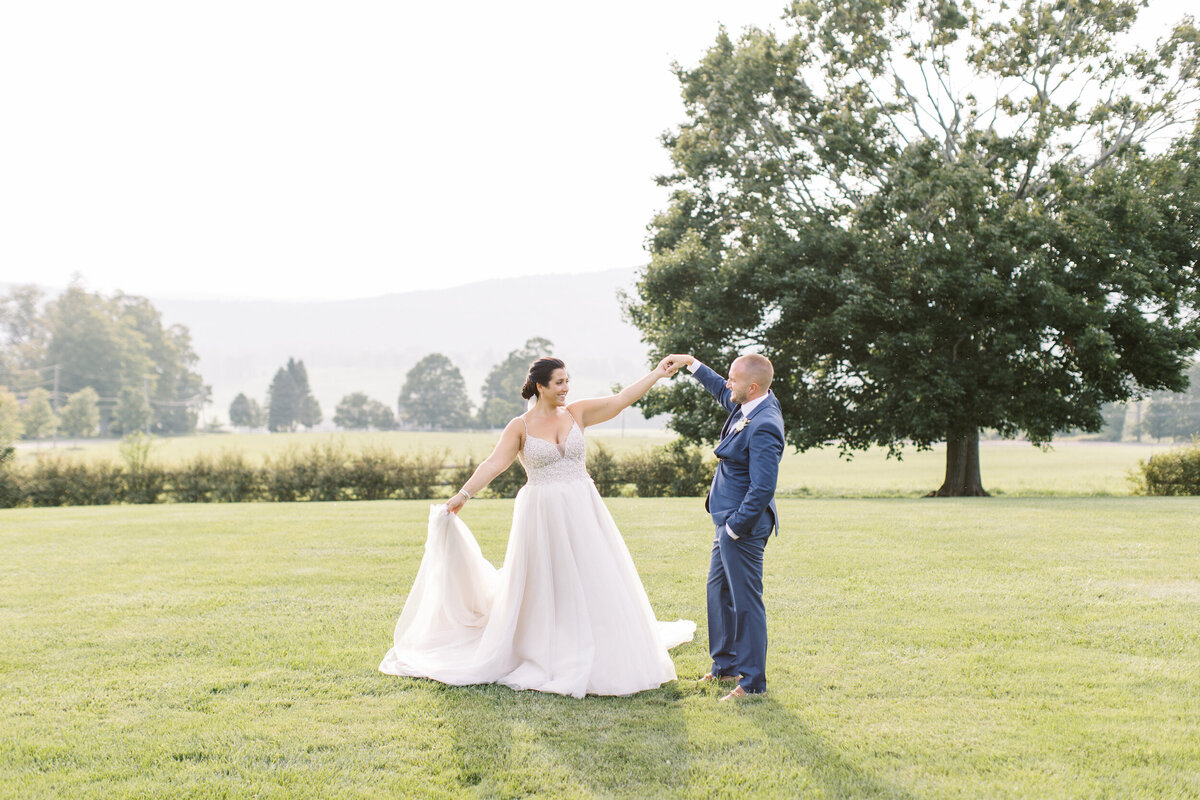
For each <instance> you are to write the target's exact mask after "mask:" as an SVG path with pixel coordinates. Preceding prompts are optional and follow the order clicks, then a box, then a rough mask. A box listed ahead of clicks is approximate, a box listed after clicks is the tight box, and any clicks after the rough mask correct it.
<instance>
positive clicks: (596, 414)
mask: <svg viewBox="0 0 1200 800" xmlns="http://www.w3.org/2000/svg"><path fill="white" fill-rule="evenodd" d="M679 366H680V365H679V364H678V363H676V362H674V361H672V360H671V359H670V358H669V357H668V358H664V359H663V360H662V361H660V362H658V366H657V367H655V368H654V369H653V370H652V371H651V372H649V373H647V374H646V375H645V376H644V377H642V378H641V379H640V380H638V381H637V382H636V383H632V384H630V385H629V386H626V387H625V388H624V389H622V390H621V391H620V392H619V393H617V394H614V395H612V396H611V397H593V398H590V399H588V400H577V401H575V402H574V403H571V404H570V405H569V406H567V410H568V411H570V412H571V413H572V414H574V415H575V419H577V420H579V424H580V425H581V426H582V427H584V428H586V427H588V426H589V425H599V424H600V423H601V422H608V421H609V420H610V419H612V418H613V417H615V416H616V415H617V414H620V413H621V412H622V411H624V410H625V409H627V408H629V407H630V406H631V405H633V404H634V403H636V402H637V401H638V400H640V399H642V395H644V394H646V392H648V391H650V387H651V386H653V385H654V384H655V383H656V382H657V381H658V379H659V378H665V377H667V376H669V375H674V374H675V370H677V369H679Z"/></svg>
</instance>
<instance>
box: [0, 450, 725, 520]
mask: <svg viewBox="0 0 1200 800" xmlns="http://www.w3.org/2000/svg"><path fill="white" fill-rule="evenodd" d="M122 455H123V461H124V463H122V464H115V463H112V462H83V461H79V460H77V459H73V458H69V457H61V456H58V457H43V458H39V459H38V460H37V461H36V462H34V463H33V464H31V465H28V466H17V465H15V464H14V463H13V460H14V459H13V458H12V454H11V452H10V453H8V454H7V455H6V454H4V453H0V508H12V507H14V506H80V505H108V504H111V503H169V502H175V503H240V502H249V501H297V500H326V501H328V500H387V499H397V500H399V499H403V500H416V499H436V498H445V497H447V496H449V495H450V494H451V493H452V492H454V491H455V490H457V489H458V488H459V487H460V486H462V484H463V483H465V482H466V480H467V478H468V477H470V475H471V473H472V472H474V470H475V466H476V464H475V463H474V462H473V461H468V462H467V463H465V464H462V465H457V466H446V465H445V461H446V454H444V453H437V454H427V453H418V454H411V455H408V454H400V453H396V452H394V451H392V450H387V449H383V448H368V449H365V450H362V451H360V452H356V453H351V452H348V451H347V450H346V449H345V448H344V447H342V446H340V445H337V444H325V445H319V446H315V447H312V448H310V449H308V450H304V451H300V450H290V451H287V452H285V453H283V454H282V455H279V456H276V457H273V458H268V459H266V460H264V462H263V463H262V464H261V465H259V464H256V463H252V462H251V461H249V460H247V459H246V457H245V456H244V455H242V454H241V453H239V452H224V453H222V454H220V455H219V456H215V457H213V456H207V455H202V456H197V457H195V458H193V459H192V460H190V461H188V462H185V463H183V464H180V465H177V466H174V467H168V466H163V465H160V464H158V463H156V462H154V461H153V460H152V459H150V458H149V457H148V450H147V449H146V448H144V447H142V448H137V447H134V448H130V449H123V450H122ZM714 468H715V462H713V461H712V460H711V459H706V458H705V457H704V455H703V454H702V452H701V451H700V450H699V449H698V448H695V447H690V448H689V447H684V446H683V445H682V444H681V443H674V444H671V445H667V446H665V447H660V448H656V449H654V450H652V451H646V452H636V453H632V454H630V455H628V456H625V457H624V458H618V457H616V456H614V455H613V454H612V453H611V452H609V451H608V450H606V449H605V448H604V447H603V446H601V445H599V444H594V445H593V446H592V448H591V450H590V452H589V456H588V472H589V473H590V474H591V475H592V478H593V479H594V480H595V482H596V486H597V488H598V489H599V490H600V493H601V494H604V495H606V496H615V495H622V494H625V495H636V496H638V497H686V496H698V495H703V494H704V492H705V491H706V489H707V488H708V480H709V478H710V477H711V476H712V472H713V469H714ZM524 483H525V471H524V470H523V469H522V468H521V466H520V464H519V463H516V464H513V466H512V467H511V468H509V469H508V470H507V471H506V472H504V473H503V474H502V475H500V476H499V477H498V478H496V480H494V481H492V483H491V485H490V486H488V488H487V489H486V490H485V492H484V493H483V496H485V497H513V496H514V495H516V493H517V490H518V489H520V488H521V486H522V485H524Z"/></svg>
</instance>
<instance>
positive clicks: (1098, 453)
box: [19, 431, 1169, 497]
mask: <svg viewBox="0 0 1200 800" xmlns="http://www.w3.org/2000/svg"><path fill="white" fill-rule="evenodd" d="M496 438H497V436H496V434H495V433H415V432H373V433H292V434H225V435H208V436H190V437H180V438H170V439H157V440H155V444H154V456H153V457H154V458H157V459H160V460H162V461H165V462H168V463H173V462H180V461H186V460H188V459H190V458H192V457H194V456H196V455H200V454H205V453H207V454H212V455H216V454H218V453H220V452H221V451H222V450H236V451H239V452H242V453H245V454H246V455H248V456H249V457H251V458H255V459H261V458H263V457H264V456H270V455H278V454H280V453H282V452H284V451H286V450H288V449H289V448H293V449H295V448H299V449H302V450H303V449H307V448H309V447H312V446H315V445H321V444H325V443H329V442H342V443H343V444H344V445H345V446H346V448H347V449H349V450H359V449H362V448H363V447H367V446H378V447H387V448H394V449H396V450H398V451H401V452H413V451H423V452H429V453H445V454H446V457H447V462H448V463H456V464H457V463H462V462H465V461H466V460H467V459H468V458H470V457H474V458H475V459H476V460H479V459H482V458H483V457H485V456H486V455H487V454H488V453H489V452H491V449H492V447H493V446H494V445H495V443H496ZM588 438H589V440H590V441H593V442H600V443H602V444H603V445H604V446H605V447H607V448H608V449H609V450H611V451H612V452H614V453H617V454H624V453H628V452H630V451H632V450H638V449H643V448H647V447H654V446H660V445H663V444H666V443H668V442H670V441H671V440H672V438H673V434H666V433H654V432H649V431H637V432H630V433H629V434H628V435H626V436H624V437H623V436H621V434H620V432H619V431H613V432H608V431H597V432H592V431H589V433H588ZM1167 449H1169V446H1167V445H1150V444H1133V443H1122V444H1108V443H1099V442H1077V441H1065V442H1062V443H1060V444H1057V445H1055V446H1053V447H1052V448H1051V449H1049V450H1047V451H1042V450H1039V449H1037V448H1036V447H1033V446H1032V445H1029V444H1026V443H1022V442H983V443H981V444H980V460H981V464H982V466H981V468H982V471H983V484H984V487H985V488H987V489H988V491H990V492H992V493H993V494H1003V495H1015V496H1022V497H1031V496H1032V497H1043V496H1063V495H1066V496H1070V495H1082V496H1092V495H1128V494H1131V493H1132V492H1133V485H1132V484H1131V483H1130V482H1129V481H1128V475H1129V472H1130V470H1132V469H1134V468H1135V467H1136V466H1137V463H1138V461H1139V460H1141V459H1145V458H1149V457H1150V455H1151V454H1153V453H1156V452H1162V451H1163V450H1167ZM19 453H20V458H21V460H23V461H29V460H32V459H34V458H36V457H37V454H38V453H42V454H51V455H53V454H55V453H59V454H62V455H65V456H68V457H72V458H83V459H103V460H109V461H117V460H118V459H119V457H120V456H119V453H118V450H117V442H115V441H100V442H87V443H85V444H83V445H81V446H80V447H78V448H72V447H71V446H70V445H69V443H65V442H60V443H59V446H58V447H56V448H52V447H50V446H49V445H44V446H42V447H41V448H40V449H34V448H31V447H28V446H25V447H22V449H21V450H20V451H19ZM944 471H945V448H944V447H943V446H939V447H935V448H934V449H933V450H932V451H927V452H923V453H918V452H916V451H915V450H912V449H909V450H908V451H907V452H906V454H905V455H904V457H903V459H902V460H900V461H897V460H895V459H888V458H887V457H886V451H885V450H883V449H880V448H876V449H873V450H870V451H868V452H865V453H858V454H856V455H855V456H854V458H853V459H852V460H850V461H847V460H846V459H844V458H840V457H839V456H838V453H837V448H836V447H828V448H825V449H824V450H811V451H809V452H807V453H796V452H792V451H789V452H787V453H785V455H784V459H783V463H782V464H781V465H780V476H779V493H780V494H782V495H792V496H797V497H807V496H818V497H915V496H920V495H922V494H924V493H926V492H928V491H930V490H931V489H936V488H937V487H938V486H939V485H940V484H941V482H942V474H943V472H944Z"/></svg>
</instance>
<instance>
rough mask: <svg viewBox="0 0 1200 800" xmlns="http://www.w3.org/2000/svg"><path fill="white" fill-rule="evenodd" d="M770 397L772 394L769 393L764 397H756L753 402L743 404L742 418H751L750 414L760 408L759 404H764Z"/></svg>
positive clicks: (748, 401)
mask: <svg viewBox="0 0 1200 800" xmlns="http://www.w3.org/2000/svg"><path fill="white" fill-rule="evenodd" d="M770 396H771V393H770V392H767V393H766V394H764V395H763V396H762V397H756V398H754V399H753V400H747V401H746V402H744V403H742V416H743V417H748V416H750V412H751V411H753V410H754V409H756V408H758V406H759V404H760V403H762V401H763V400H766V399H767V398H768V397H770Z"/></svg>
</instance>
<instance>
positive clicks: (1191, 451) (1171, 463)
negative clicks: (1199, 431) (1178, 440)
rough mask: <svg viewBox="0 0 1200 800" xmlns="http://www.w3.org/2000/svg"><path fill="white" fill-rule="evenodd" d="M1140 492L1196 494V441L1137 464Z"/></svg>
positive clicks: (1199, 469)
mask: <svg viewBox="0 0 1200 800" xmlns="http://www.w3.org/2000/svg"><path fill="white" fill-rule="evenodd" d="M1138 471H1139V472H1140V473H1141V474H1140V478H1141V481H1140V482H1141V487H1140V489H1141V491H1144V492H1145V493H1146V494H1153V495H1200V440H1194V441H1193V442H1192V444H1191V445H1190V446H1188V447H1177V448H1175V449H1173V450H1168V451H1167V452H1165V453H1158V454H1156V455H1153V456H1150V458H1149V459H1148V460H1146V461H1139V462H1138Z"/></svg>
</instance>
